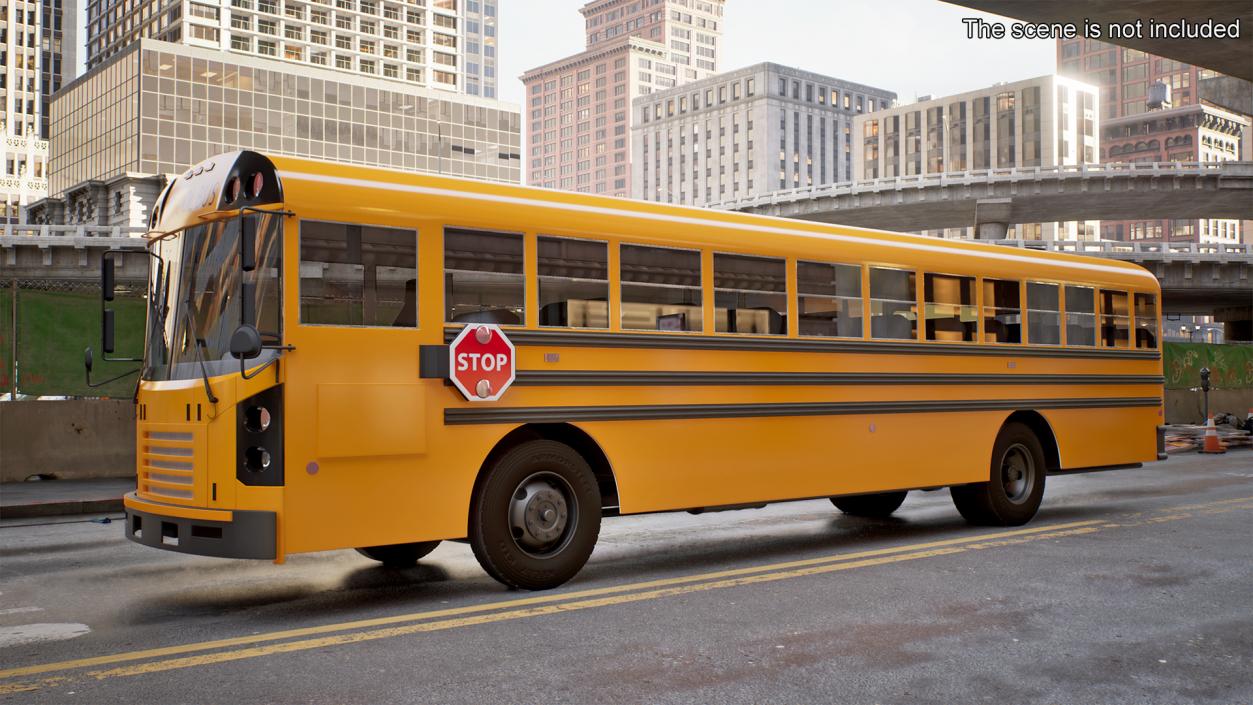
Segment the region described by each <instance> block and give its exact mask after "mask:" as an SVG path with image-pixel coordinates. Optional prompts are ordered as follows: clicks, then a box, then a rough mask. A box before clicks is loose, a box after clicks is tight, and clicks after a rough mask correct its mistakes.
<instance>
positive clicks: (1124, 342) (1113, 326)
mask: <svg viewBox="0 0 1253 705" xmlns="http://www.w3.org/2000/svg"><path fill="white" fill-rule="evenodd" d="M1130 344H1131V312H1130V311H1129V310H1128V308H1127V292H1125V291H1110V290H1108V289H1101V346H1102V347H1106V348H1125V347H1127V346H1128V345H1130Z"/></svg>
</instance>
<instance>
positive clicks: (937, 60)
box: [497, 0, 1057, 104]
mask: <svg viewBox="0 0 1253 705" xmlns="http://www.w3.org/2000/svg"><path fill="white" fill-rule="evenodd" d="M584 4H585V0H500V6H501V7H500V16H499V27H500V47H499V52H498V56H499V57H500V67H499V71H498V72H497V75H498V76H499V79H498V80H499V82H500V85H499V91H498V97H499V98H500V99H502V100H506V101H509V102H511V103H517V104H521V103H522V98H523V95H522V82H521V81H519V80H518V76H521V75H522V73H523V72H524V71H526V70H528V69H531V68H534V67H536V66H541V65H543V64H546V63H549V62H551V61H556V60H557V59H561V58H563V57H566V56H569V55H571V54H575V53H578V52H579V51H582V50H583V48H584V44H585V38H584V32H583V16H582V15H580V14H579V11H578V10H579V8H580V7H582V6H583V5H584ZM963 17H982V18H984V19H987V20H988V21H1002V22H1006V21H1007V20H1005V19H1004V18H998V17H996V16H995V15H989V14H986V13H982V12H976V11H974V10H968V9H966V8H963V7H957V6H954V5H949V4H947V3H944V2H940V1H939V0H772V1H763V0H727V3H726V10H725V14H724V16H723V21H724V25H723V27H724V31H723V38H722V42H723V43H722V46H723V52H724V54H723V57H722V59H721V63H720V66H719V68H720V69H721V70H723V71H731V70H734V69H737V68H741V67H744V66H749V65H751V64H755V63H758V62H762V61H773V62H775V63H778V64H783V65H785V66H794V67H797V68H801V69H805V70H808V71H815V72H817V73H822V74H826V75H828V76H834V77H836V78H842V79H845V80H848V81H854V82H857V83H862V84H866V85H869V86H873V87H876V88H883V89H886V90H890V91H895V92H896V94H897V100H898V101H899V102H901V103H906V102H912V101H913V100H914V99H916V98H917V97H918V96H921V95H933V96H943V95H951V94H954V93H961V92H963V91H969V90H974V89H977V88H983V87H986V86H990V85H992V84H994V83H998V82H1001V81H1017V80H1021V79H1024V78H1031V77H1033V76H1041V75H1044V74H1047V73H1052V72H1053V71H1054V70H1055V68H1056V65H1057V61H1056V43H1055V42H1054V41H1051V40H1025V39H1020V40H1013V39H999V40H991V39H989V40H973V39H966V28H965V26H963V24H962V18H963Z"/></svg>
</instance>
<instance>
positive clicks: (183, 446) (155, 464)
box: [139, 424, 203, 504]
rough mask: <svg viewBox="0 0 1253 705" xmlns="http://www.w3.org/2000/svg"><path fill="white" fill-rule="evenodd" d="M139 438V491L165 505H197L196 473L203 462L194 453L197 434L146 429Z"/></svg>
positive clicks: (166, 429) (193, 431) (192, 430)
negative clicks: (171, 503)
mask: <svg viewBox="0 0 1253 705" xmlns="http://www.w3.org/2000/svg"><path fill="white" fill-rule="evenodd" d="M162 426H166V425H165V424H162ZM141 434H142V437H141V441H142V443H141V452H140V458H139V491H140V492H141V493H144V494H148V495H151V496H153V497H155V498H158V499H160V500H162V501H165V502H176V503H179V504H193V503H196V502H197V500H199V499H200V497H199V496H198V495H199V492H197V490H198V485H199V480H200V478H199V477H197V474H198V473H197V471H198V470H199V469H200V467H202V466H203V458H197V453H196V449H197V445H198V444H197V443H196V440H197V439H196V436H197V435H198V434H197V432H196V430H195V429H191V428H187V427H182V428H179V429H177V430H176V429H170V428H169V427H168V426H166V428H164V429H162V430H156V429H154V428H152V427H149V428H146V429H144V430H142V431H141ZM198 460H199V461H200V462H197V461H198Z"/></svg>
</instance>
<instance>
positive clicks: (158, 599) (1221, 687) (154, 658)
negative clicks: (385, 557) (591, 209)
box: [0, 451, 1253, 704]
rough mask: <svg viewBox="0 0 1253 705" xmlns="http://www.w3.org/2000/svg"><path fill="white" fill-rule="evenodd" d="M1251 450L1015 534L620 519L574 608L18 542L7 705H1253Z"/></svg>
mask: <svg viewBox="0 0 1253 705" xmlns="http://www.w3.org/2000/svg"><path fill="white" fill-rule="evenodd" d="M1251 538H1253V452H1248V451H1245V452H1231V453H1228V454H1227V455H1224V456H1209V457H1207V456H1199V455H1187V456H1180V457H1175V458H1172V459H1171V460H1169V461H1166V462H1164V463H1156V464H1153V465H1151V466H1146V467H1145V468H1143V469H1139V470H1122V471H1116V472H1107V473H1096V474H1090V475H1083V476H1075V477H1065V478H1050V480H1049V487H1048V490H1047V491H1046V493H1045V500H1044V507H1043V509H1042V510H1041V512H1040V514H1039V516H1037V517H1036V519H1035V521H1033V522H1032V523H1031V524H1029V525H1028V526H1026V527H1023V528H1021V529H1012V530H1010V529H987V528H972V527H968V526H966V525H965V524H963V523H962V522H961V520H960V518H959V517H958V516H957V513H956V511H955V510H954V509H953V507H952V503H951V502H950V500H949V498H948V493H947V492H932V493H913V494H911V495H910V498H909V499H908V500H907V501H906V503H905V505H904V507H902V508H901V510H900V512H899V513H898V515H897V517H894V518H893V519H892V520H888V521H869V520H860V519H852V518H848V517H843V516H841V515H840V514H839V513H838V512H837V511H836V510H835V509H834V508H833V507H831V505H830V504H829V503H827V502H825V501H809V502H798V503H791V504H779V505H771V506H770V507H767V508H765V509H758V510H744V511H736V512H726V513H717V514H706V515H701V516H690V515H687V514H678V515H656V516H644V517H626V518H619V519H612V520H608V521H606V523H605V525H604V528H603V530H602V534H601V541H600V544H599V546H598V548H597V549H596V552H595V554H594V555H593V556H592V559H591V562H590V563H589V564H588V566H587V567H586V568H585V569H584V572H583V573H582V574H581V575H580V576H579V577H578V578H576V579H575V580H574V581H573V582H572V583H570V584H569V585H567V586H565V587H563V588H561V589H560V590H556V591H551V592H544V593H523V592H509V591H506V590H504V589H503V588H501V587H500V586H499V585H498V584H496V583H495V582H493V581H491V580H490V579H488V578H487V577H486V576H485V575H484V574H483V573H482V572H481V571H480V570H479V569H478V567H477V565H476V564H475V563H474V560H473V557H472V556H471V554H470V550H469V547H468V546H465V545H463V544H456V543H447V544H444V545H442V546H441V547H440V548H439V549H437V550H436V551H435V552H434V553H433V554H431V556H430V557H429V558H427V559H425V560H424V562H423V565H421V566H419V567H418V568H415V569H412V570H403V571H396V570H388V569H385V568H382V567H378V566H377V565H375V564H373V563H372V562H370V561H368V560H366V559H364V558H362V557H360V556H358V555H357V554H356V553H354V552H351V551H338V552H334V553H326V554H317V555H309V556H295V557H293V558H292V559H291V560H290V561H289V563H288V564H287V565H285V566H276V565H272V564H270V563H264V562H244V561H222V560H217V559H210V558H197V557H188V556H182V555H179V554H174V553H167V552H163V551H155V550H152V549H147V548H143V547H140V546H136V545H133V544H131V543H129V542H127V541H125V540H124V539H123V538H122V536H121V525H120V523H118V522H114V523H112V524H110V525H102V524H96V523H86V522H82V521H79V522H76V523H63V524H43V525H33V526H32V525H28V526H19V525H16V524H14V523H13V522H7V523H3V524H0V703H28V702H29V703H43V702H58V703H60V702H81V703H130V702H148V703H167V704H172V703H408V702H413V703H419V702H421V703H427V702H440V703H442V702H451V703H485V702H517V703H550V702H629V703H637V702H663V703H664V702H701V703H714V702H744V703H758V702H806V703H809V702H824V701H825V702H849V703H895V702H937V703H952V702H984V701H986V702H997V703H1000V702H1013V703H1020V702H1049V703H1070V702H1082V703H1087V702H1103V703H1120V702H1125V703H1158V702H1160V703H1179V702H1220V703H1232V702H1251V701H1253V541H1251V540H1250V539H1251Z"/></svg>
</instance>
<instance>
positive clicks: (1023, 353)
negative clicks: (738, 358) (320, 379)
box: [444, 327, 1161, 360]
mask: <svg viewBox="0 0 1253 705" xmlns="http://www.w3.org/2000/svg"><path fill="white" fill-rule="evenodd" d="M460 332H461V328H460V327H447V328H445V329H444V342H446V343H450V342H452V340H453V338H456V337H457V334H458V333H460ZM505 335H506V336H508V338H509V340H510V341H511V342H512V343H513V344H514V345H518V346H522V347H533V346H552V347H590V348H651V349H656V348H662V349H672V350H741V351H749V352H812V353H871V354H874V353H878V354H881V355H993V356H998V357H1053V358H1075V357H1081V358H1092V357H1099V358H1118V359H1124V360H1128V359H1131V360H1156V359H1158V358H1159V357H1161V351H1159V350H1132V349H1110V348H1075V347H1046V346H1031V345H1010V344H1003V345H987V344H978V343H975V344H960V343H919V342H911V341H903V340H860V339H858V340H832V339H827V338H812V339H811V338H803V339H802V338H783V337H779V338H749V337H744V338H736V337H731V336H725V337H724V336H707V335H692V334H675V333H604V332H588V333H574V332H570V331H565V330H554V331H547V330H522V329H517V330H514V329H506V330H505Z"/></svg>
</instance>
